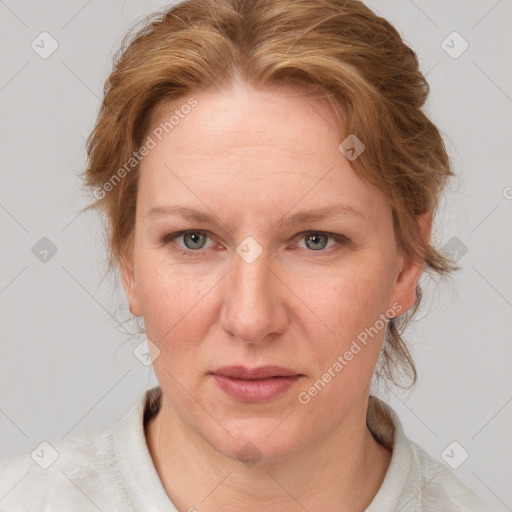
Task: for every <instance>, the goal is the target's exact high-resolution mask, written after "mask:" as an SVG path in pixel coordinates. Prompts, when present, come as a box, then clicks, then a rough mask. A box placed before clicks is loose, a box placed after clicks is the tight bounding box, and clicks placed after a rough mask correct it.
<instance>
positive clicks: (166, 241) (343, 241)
mask: <svg viewBox="0 0 512 512" xmlns="http://www.w3.org/2000/svg"><path fill="white" fill-rule="evenodd" d="M189 233H200V234H204V235H206V236H208V237H209V235H208V233H207V232H206V231H202V230H200V229H187V230H184V231H178V232H176V233H170V234H168V235H166V236H165V237H164V238H163V239H162V245H164V246H170V245H171V243H172V241H173V240H174V239H176V238H178V237H180V236H183V235H186V234H189ZM309 235H327V236H328V237H329V238H330V239H333V240H335V241H336V242H338V244H339V245H341V246H343V245H348V244H350V240H349V239H348V238H347V237H346V236H344V235H338V234H335V233H327V232H325V231H315V230H309V231H303V232H302V233H298V234H297V235H295V237H300V238H299V239H302V238H304V237H306V236H309ZM295 237H294V238H295ZM209 238H211V237H209ZM330 249H331V250H329V249H327V250H319V251H312V250H310V251H308V252H310V253H311V256H313V257H315V258H317V257H321V256H322V255H326V254H332V252H333V251H332V249H333V248H332V247H331V248H330ZM338 249H339V247H334V251H336V250H338ZM172 250H173V251H174V252H177V253H178V254H181V255H182V256H187V257H191V258H193V257H195V256H200V255H201V254H202V253H203V252H204V251H206V250H207V249H198V250H196V251H194V250H193V249H183V248H181V247H180V246H174V247H172ZM316 252H318V253H319V254H315V253H316Z"/></svg>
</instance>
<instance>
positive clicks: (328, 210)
mask: <svg viewBox="0 0 512 512" xmlns="http://www.w3.org/2000/svg"><path fill="white" fill-rule="evenodd" d="M340 215H351V216H355V217H359V218H361V219H363V220H366V221H367V220H368V217H367V216H366V215H365V214H364V213H363V212H362V211H361V210H358V209H357V208H354V207H353V206H350V205H345V204H336V205H333V206H328V207H325V208H321V209H317V210H305V211H301V212H297V213H294V214H292V215H288V216H285V217H281V218H280V219H279V220H278V221H277V222H276V223H275V225H274V226H273V227H272V228H271V230H272V231H275V230H279V229H282V228H283V227H286V226H290V225H293V224H300V223H305V222H315V221H320V220H327V219H333V218H336V217H338V216H340ZM169 216H172V217H182V218H184V219H187V220H192V221H195V222H202V223H205V224H215V223H216V222H219V221H220V223H222V224H224V222H222V221H221V220H220V219H219V217H217V216H216V215H213V214H209V213H204V212H201V211H199V210H195V209H194V208H187V207H185V206H154V207H153V208H150V209H149V210H148V211H147V213H146V215H145V217H146V219H153V218H155V217H169Z"/></svg>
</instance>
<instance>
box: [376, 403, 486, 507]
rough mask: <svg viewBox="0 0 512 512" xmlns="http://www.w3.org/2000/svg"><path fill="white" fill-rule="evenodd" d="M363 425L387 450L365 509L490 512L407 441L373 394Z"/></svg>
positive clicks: (397, 422) (395, 419)
mask: <svg viewBox="0 0 512 512" xmlns="http://www.w3.org/2000/svg"><path fill="white" fill-rule="evenodd" d="M367 425H368V427H369V429H370V431H371V432H372V434H373V436H374V437H375V438H376V440H377V441H378V442H379V443H381V444H382V445H384V446H386V447H387V448H388V449H390V450H391V462H390V465H389V467H388V470H387V472H386V475H385V477H384V481H383V483H382V485H381V488H380V489H379V492H378V493H377V495H376V496H375V499H374V500H373V501H372V503H371V505H370V507H369V508H368V509H367V511H368V512H382V511H384V510H385V511H388V510H401V511H402V512H417V511H418V510H421V511H422V512H439V511H445V510H446V511H450V512H469V511H472V512H492V509H491V508H490V507H488V506H486V505H485V504H484V503H483V502H482V501H481V500H480V498H478V496H476V494H475V493H474V492H473V491H472V490H471V489H469V488H468V487H466V486H465V485H464V484H463V483H462V482H461V481H460V480H459V479H458V478H457V477H456V476H455V475H454V473H452V471H451V470H450V469H449V468H448V467H447V466H446V465H444V464H443V463H441V462H440V461H438V460H436V459H435V458H433V457H432V456H431V455H429V454H428V453H427V452H426V451H425V450H423V449H422V448H421V447H420V446H418V445H417V444H416V443H414V442H413V441H411V440H410V439H409V438H408V437H407V436H406V435H405V432H404V430H403V427H402V424H401V422H400V419H399V418H398V416H397V414H396V413H395V411H394V410H393V409H392V408H391V407H390V406H389V405H388V404H386V403H385V402H383V401H381V400H380V399H378V398H376V397H370V401H369V407H368V413H367Z"/></svg>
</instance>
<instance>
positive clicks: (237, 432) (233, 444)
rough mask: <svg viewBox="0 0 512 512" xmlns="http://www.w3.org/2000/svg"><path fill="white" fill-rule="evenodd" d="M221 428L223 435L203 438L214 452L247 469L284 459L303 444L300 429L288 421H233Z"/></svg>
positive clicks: (207, 434)
mask: <svg viewBox="0 0 512 512" xmlns="http://www.w3.org/2000/svg"><path fill="white" fill-rule="evenodd" d="M284 417H285V418H286V415H284ZM287 422H289V423H288V424H287ZM222 425H223V427H224V428H225V429H226V431H227V432H226V431H224V430H222V434H221V435H214V436H212V431H209V432H207V433H205V434H203V435H204V437H205V438H206V439H207V441H208V442H209V443H210V444H211V445H212V446H213V448H215V449H216V450H217V451H218V452H220V453H222V454H223V455H224V456H226V457H229V458H230V459H233V460H236V461H240V462H242V463H243V464H245V465H246V466H248V467H252V466H254V465H256V464H265V463H272V462H278V461H280V460H284V459H286V458H288V457H289V456H291V455H293V454H294V453H296V452H297V451H299V450H300V449H301V448H302V447H303V445H304V442H305V438H304V431H303V429H302V428H300V426H299V425H298V424H296V420H295V421H294V420H292V419H291V418H289V419H285V420H284V421H283V420H282V419H280V418H276V417H271V418H270V417H267V418H242V419H240V418H236V419H232V420H231V421H223V422H222ZM215 432H216V433H217V434H218V429H216V430H215ZM228 432H229V433H228Z"/></svg>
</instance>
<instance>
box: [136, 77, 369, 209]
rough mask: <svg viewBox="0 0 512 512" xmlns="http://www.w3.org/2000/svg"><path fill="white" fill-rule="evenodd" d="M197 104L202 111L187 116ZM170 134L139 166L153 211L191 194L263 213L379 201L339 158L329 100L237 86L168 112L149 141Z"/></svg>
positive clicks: (158, 116)
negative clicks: (294, 207)
mask: <svg viewBox="0 0 512 512" xmlns="http://www.w3.org/2000/svg"><path fill="white" fill-rule="evenodd" d="M191 97H192V98H193V99H194V101H195V102H196V105H195V106H194V107H193V108H184V107H183V106H184V105H187V104H190V101H189V100H190V98H191ZM185 112H186V113H185ZM173 116H174V119H173V121H174V122H173V123H171V122H170V120H171V118H172V117H173ZM166 123H167V125H166ZM166 126H167V129H168V133H164V134H163V135H162V140H157V141H156V142H157V144H156V146H155V148H154V149H152V150H151V151H150V153H149V154H148V155H147V156H146V157H145V158H144V160H143V161H142V164H141V181H140V188H141V190H140V192H141V194H142V195H144V196H145V198H142V200H143V201H147V202H148V204H149V203H159V204H165V203H167V204H169V202H172V200H174V199H176V198H178V197H180V196H182V194H183V193H184V192H185V190H184V188H185V189H186V188H187V186H188V188H189V190H188V191H187V192H186V193H187V194H188V195H191V194H193V193H194V192H195V193H196V195H197V199H201V198H204V199H205V200H206V199H211V197H212V195H214V196H215V197H216V198H217V200H218V202H220V204H221V205H224V207H228V204H226V198H229V204H235V203H237V201H240V199H241V198H242V199H244V201H241V203H242V204H245V207H246V208H248V207H249V204H253V205H254V206H255V207H258V205H259V208H260V209H261V207H262V205H266V206H268V207H271V206H273V205H278V204H279V203H282V202H283V201H285V202H286V204H287V205H288V206H289V207H291V206H292V203H293V202H296V201H300V203H301V206H302V207H304V208H308V207H315V206H317V205H318V203H319V202H323V201H325V200H330V203H332V202H334V201H336V200H337V199H339V200H340V201H343V202H344V203H347V202H349V203H351V204H353V205H357V206H359V209H366V210H372V209H375V208H374V207H375V206H376V197H375V195H376V193H377V195H379V194H378V192H377V191H376V190H375V189H372V188H371V187H369V186H368V185H367V184H365V183H363V182H362V181H361V180H360V179H359V177H358V176H357V175H356V173H355V172H354V170H353V168H352V167H351V165H350V162H349V161H348V160H347V159H346V158H345V157H344V156H343V154H341V152H340V151H339V149H338V146H339V144H340V142H341V141H342V140H343V135H342V134H341V133H340V129H339V128H338V120H337V117H336V115H335V113H334V111H333V110H332V108H331V107H330V105H329V104H328V103H327V101H326V100H322V99H319V98H318V97H316V98H315V97H313V96H311V95H308V94H306V93H301V92H300V91H298V90H296V89H294V88H292V87H288V86H280V87H274V88H271V89H264V90H256V89H254V88H251V87H249V86H247V85H245V84H240V83H235V84H233V85H232V87H231V88H230V89H225V90H218V91H201V92H198V93H195V94H191V95H190V96H187V97H184V98H182V99H180V100H178V101H176V102H174V103H173V104H172V105H162V106H161V107H160V108H159V109H158V111H156V112H155V115H154V116H153V119H152V123H151V127H150V132H149V133H150V135H151V134H152V133H155V130H158V129H159V128H160V131H161V129H162V127H164V128H165V127H166ZM171 126H172V127H171ZM164 132H165V130H164ZM178 182H181V183H178ZM177 184H178V185H179V186H178V187H176V185H177ZM190 187H192V188H193V189H194V190H193V191H192V190H190ZM377 202H378V201H377ZM283 206H284V205H283Z"/></svg>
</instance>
